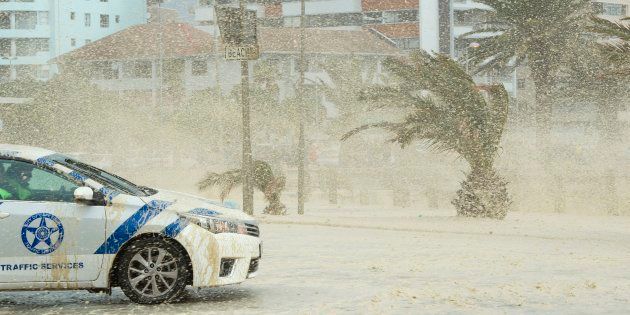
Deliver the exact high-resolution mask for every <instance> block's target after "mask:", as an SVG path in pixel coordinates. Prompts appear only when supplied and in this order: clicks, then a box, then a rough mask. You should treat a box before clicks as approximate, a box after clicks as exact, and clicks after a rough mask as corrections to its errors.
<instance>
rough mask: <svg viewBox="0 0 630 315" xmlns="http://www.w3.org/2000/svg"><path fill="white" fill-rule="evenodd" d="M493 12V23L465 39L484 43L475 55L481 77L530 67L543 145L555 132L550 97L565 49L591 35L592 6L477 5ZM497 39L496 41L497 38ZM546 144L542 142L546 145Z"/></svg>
mask: <svg viewBox="0 0 630 315" xmlns="http://www.w3.org/2000/svg"><path fill="white" fill-rule="evenodd" d="M476 1H477V2H480V3H483V4H486V5H488V6H490V7H492V9H493V11H492V12H491V13H490V14H489V16H488V20H487V21H486V22H485V23H483V24H482V25H480V27H479V28H478V29H476V30H474V31H472V32H470V33H467V34H464V35H462V37H463V38H466V37H467V36H471V35H477V36H479V37H481V38H480V39H478V40H477V41H478V42H479V43H480V47H479V48H478V49H475V50H474V51H473V52H472V55H471V60H470V62H471V64H473V65H476V66H477V69H476V72H477V73H479V72H483V71H487V70H495V69H502V68H506V67H514V66H518V65H521V64H526V65H527V66H528V67H529V69H530V71H531V74H532V80H533V83H534V85H535V87H536V102H537V105H538V110H537V123H538V124H537V125H538V139H539V141H545V139H546V138H547V135H548V134H549V131H550V128H551V113H552V104H551V101H552V100H551V99H550V98H551V94H552V87H553V84H554V81H555V75H556V72H557V71H558V70H559V69H560V66H561V64H562V57H563V55H564V54H565V53H566V50H567V49H566V48H567V46H568V45H569V44H571V43H572V42H576V41H578V40H579V38H580V36H581V35H582V34H583V32H582V30H586V25H587V23H588V18H587V17H588V14H589V8H590V1H589V0H527V1H524V0H476ZM492 35H494V36H492ZM544 143H545V142H541V144H544Z"/></svg>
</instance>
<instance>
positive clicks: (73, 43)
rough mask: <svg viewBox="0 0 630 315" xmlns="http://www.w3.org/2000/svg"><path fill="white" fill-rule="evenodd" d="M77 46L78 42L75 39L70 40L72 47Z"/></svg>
mask: <svg viewBox="0 0 630 315" xmlns="http://www.w3.org/2000/svg"><path fill="white" fill-rule="evenodd" d="M76 45H77V40H76V39H75V38H70V46H72V47H75V46H76Z"/></svg>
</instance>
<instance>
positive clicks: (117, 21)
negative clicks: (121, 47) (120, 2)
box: [114, 15, 120, 24]
mask: <svg viewBox="0 0 630 315" xmlns="http://www.w3.org/2000/svg"><path fill="white" fill-rule="evenodd" d="M114 20H115V21H116V24H118V23H120V15H116V17H115V18H114Z"/></svg>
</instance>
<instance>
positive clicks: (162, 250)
mask: <svg viewBox="0 0 630 315" xmlns="http://www.w3.org/2000/svg"><path fill="white" fill-rule="evenodd" d="M188 266H189V264H188V261H187V256H186V254H185V253H184V252H183V250H182V249H181V248H180V247H178V246H176V245H175V244H173V242H172V241H169V240H166V239H142V240H138V241H136V242H134V243H132V244H131V245H130V246H128V247H127V248H126V250H125V252H123V253H122V256H121V259H120V262H119V264H118V268H117V272H118V274H117V276H118V283H119V285H120V288H121V289H122V290H123V292H124V293H125V295H126V296H127V297H129V299H131V300H132V301H134V302H136V303H140V304H158V303H166V302H175V301H178V300H180V299H181V298H182V297H183V295H184V293H185V290H186V283H187V282H188V278H189V276H190V270H189V269H188Z"/></svg>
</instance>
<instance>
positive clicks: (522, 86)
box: [516, 79, 527, 90]
mask: <svg viewBox="0 0 630 315" xmlns="http://www.w3.org/2000/svg"><path fill="white" fill-rule="evenodd" d="M516 86H517V87H518V89H519V90H523V89H525V88H526V87H527V80H525V79H518V80H517V81H516Z"/></svg>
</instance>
